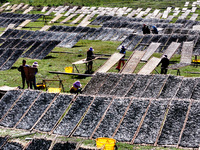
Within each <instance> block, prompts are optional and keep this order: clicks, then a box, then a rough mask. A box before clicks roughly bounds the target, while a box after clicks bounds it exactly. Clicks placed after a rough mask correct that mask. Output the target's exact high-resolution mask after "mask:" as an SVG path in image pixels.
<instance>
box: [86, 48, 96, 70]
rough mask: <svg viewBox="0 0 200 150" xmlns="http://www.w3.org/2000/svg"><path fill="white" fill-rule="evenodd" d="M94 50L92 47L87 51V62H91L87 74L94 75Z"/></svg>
mask: <svg viewBox="0 0 200 150" xmlns="http://www.w3.org/2000/svg"><path fill="white" fill-rule="evenodd" d="M93 51H94V49H93V48H92V47H90V48H89V50H88V51H87V58H86V61H89V62H88V64H87V69H88V70H87V72H88V73H92V65H93V61H92V59H94V58H95V57H94V53H93Z"/></svg>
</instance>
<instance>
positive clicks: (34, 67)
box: [30, 61, 39, 90]
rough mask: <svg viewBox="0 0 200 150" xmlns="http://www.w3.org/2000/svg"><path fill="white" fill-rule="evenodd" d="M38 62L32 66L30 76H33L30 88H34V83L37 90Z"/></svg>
mask: <svg viewBox="0 0 200 150" xmlns="http://www.w3.org/2000/svg"><path fill="white" fill-rule="evenodd" d="M38 66H39V65H38V62H36V61H35V62H34V63H33V65H32V67H31V71H30V76H31V80H30V88H31V89H32V85H33V87H34V89H35V90H36V89H37V86H36V77H35V76H36V74H37V72H38V68H37V67H38Z"/></svg>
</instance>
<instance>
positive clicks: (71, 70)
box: [65, 67, 73, 73]
mask: <svg viewBox="0 0 200 150" xmlns="http://www.w3.org/2000/svg"><path fill="white" fill-rule="evenodd" d="M65 72H66V73H72V72H73V67H65Z"/></svg>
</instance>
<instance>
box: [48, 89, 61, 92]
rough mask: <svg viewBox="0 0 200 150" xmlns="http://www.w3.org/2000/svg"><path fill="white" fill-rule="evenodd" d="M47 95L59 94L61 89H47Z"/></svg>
mask: <svg viewBox="0 0 200 150" xmlns="http://www.w3.org/2000/svg"><path fill="white" fill-rule="evenodd" d="M48 92H49V93H60V92H61V88H48Z"/></svg>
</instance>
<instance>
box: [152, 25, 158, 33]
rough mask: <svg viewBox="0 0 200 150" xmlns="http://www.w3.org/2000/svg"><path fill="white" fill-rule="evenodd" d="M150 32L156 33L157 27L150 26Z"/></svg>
mask: <svg viewBox="0 0 200 150" xmlns="http://www.w3.org/2000/svg"><path fill="white" fill-rule="evenodd" d="M151 31H152V33H153V34H158V29H157V28H156V27H155V26H152V30H151Z"/></svg>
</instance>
